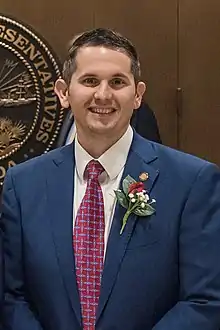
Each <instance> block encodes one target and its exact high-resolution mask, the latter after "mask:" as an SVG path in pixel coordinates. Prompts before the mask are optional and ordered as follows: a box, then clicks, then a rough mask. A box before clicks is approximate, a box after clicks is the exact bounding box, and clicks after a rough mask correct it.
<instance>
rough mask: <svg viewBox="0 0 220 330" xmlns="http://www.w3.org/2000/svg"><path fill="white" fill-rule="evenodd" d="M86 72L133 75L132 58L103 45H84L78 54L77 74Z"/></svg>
mask: <svg viewBox="0 0 220 330" xmlns="http://www.w3.org/2000/svg"><path fill="white" fill-rule="evenodd" d="M86 73H93V74H99V73H112V74H115V73H124V74H127V75H131V59H130V58H129V56H128V55H126V54H125V53H122V52H121V51H117V50H112V49H109V48H106V47H102V46H95V47H92V46H88V47H82V48H80V49H79V50H78V52H77V55H76V74H86Z"/></svg>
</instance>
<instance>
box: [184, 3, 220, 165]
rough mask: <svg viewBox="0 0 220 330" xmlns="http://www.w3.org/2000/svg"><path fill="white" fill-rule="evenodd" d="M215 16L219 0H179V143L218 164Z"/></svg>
mask: <svg viewBox="0 0 220 330" xmlns="http://www.w3.org/2000/svg"><path fill="white" fill-rule="evenodd" d="M219 18H220V1H219V0H209V1H206V0H194V1H192V0H184V1H181V0H180V34H179V36H180V39H179V40H180V85H181V87H182V89H183V97H182V99H183V108H182V109H183V111H182V116H181V121H180V124H181V125H180V126H181V131H180V133H181V134H180V141H181V145H180V147H181V149H182V150H184V151H187V152H190V153H193V154H196V155H198V156H201V157H204V158H206V159H208V160H211V161H213V162H216V163H218V164H219V165H220V152H219V141H220V130H219V125H220V42H219V40H220V19H219Z"/></svg>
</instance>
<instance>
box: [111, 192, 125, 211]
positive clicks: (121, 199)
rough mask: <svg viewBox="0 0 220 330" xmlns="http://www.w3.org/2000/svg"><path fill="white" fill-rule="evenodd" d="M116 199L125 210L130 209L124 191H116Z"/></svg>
mask: <svg viewBox="0 0 220 330" xmlns="http://www.w3.org/2000/svg"><path fill="white" fill-rule="evenodd" d="M114 192H115V195H116V198H117V200H118V202H119V204H120V205H121V206H123V207H124V208H125V209H127V208H128V200H127V197H126V196H125V194H124V193H123V191H119V190H114Z"/></svg>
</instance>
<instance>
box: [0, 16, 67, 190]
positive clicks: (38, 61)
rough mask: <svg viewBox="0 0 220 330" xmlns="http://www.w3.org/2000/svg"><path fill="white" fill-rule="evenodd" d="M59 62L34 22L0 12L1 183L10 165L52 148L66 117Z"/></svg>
mask: <svg viewBox="0 0 220 330" xmlns="http://www.w3.org/2000/svg"><path fill="white" fill-rule="evenodd" d="M58 77H60V63H59V61H58V60H57V58H56V55H55V54H54V53H53V51H52V50H51V48H50V46H48V45H47V44H46V43H45V40H43V39H42V38H41V37H40V36H39V35H37V34H36V33H35V32H34V31H33V30H32V29H30V27H28V26H24V25H23V24H21V23H20V22H18V21H15V20H14V19H12V18H9V17H5V16H1V15H0V185H1V184H2V183H3V179H4V177H5V174H6V171H7V169H8V168H9V167H11V166H14V165H15V164H17V163H21V162H23V161H25V160H27V159H29V158H32V157H34V156H37V155H40V154H42V153H45V152H48V151H49V150H50V149H52V148H53V146H54V143H55V141H56V137H57V136H58V133H59V130H60V127H61V125H62V121H63V110H62V109H61V107H60V104H59V101H58V99H57V97H56V95H55V93H54V83H55V81H56V80H57V78H58Z"/></svg>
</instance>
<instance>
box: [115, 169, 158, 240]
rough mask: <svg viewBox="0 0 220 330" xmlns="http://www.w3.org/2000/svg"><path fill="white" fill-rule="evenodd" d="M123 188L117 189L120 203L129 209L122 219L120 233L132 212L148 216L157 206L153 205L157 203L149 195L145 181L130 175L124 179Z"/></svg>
mask: <svg viewBox="0 0 220 330" xmlns="http://www.w3.org/2000/svg"><path fill="white" fill-rule="evenodd" d="M122 189H123V190H119V189H118V190H115V195H116V198H117V200H118V202H119V204H120V205H121V206H123V207H124V208H125V209H127V211H126V213H125V215H124V217H123V220H122V227H121V230H120V235H121V234H122V232H123V230H124V228H125V225H126V223H127V221H128V218H129V215H130V214H131V213H134V214H136V215H138V216H140V217H146V216H148V215H151V214H153V213H154V212H155V208H154V207H153V206H152V205H153V204H155V203H156V201H155V199H152V200H150V197H149V195H148V194H147V192H146V190H145V189H144V183H143V182H137V181H135V180H134V179H133V178H132V177H131V176H130V175H128V176H127V177H126V178H125V179H124V180H123V182H122Z"/></svg>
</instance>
